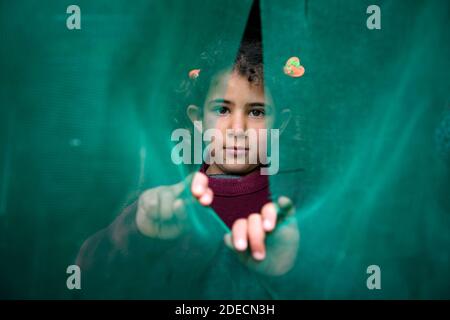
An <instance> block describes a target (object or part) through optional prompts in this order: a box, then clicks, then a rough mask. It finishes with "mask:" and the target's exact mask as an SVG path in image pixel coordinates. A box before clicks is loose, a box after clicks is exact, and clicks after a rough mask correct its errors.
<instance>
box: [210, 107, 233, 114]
mask: <svg viewBox="0 0 450 320" xmlns="http://www.w3.org/2000/svg"><path fill="white" fill-rule="evenodd" d="M214 112H215V113H216V114H218V115H221V116H223V115H226V114H228V113H229V112H230V110H229V109H228V108H227V107H225V106H217V107H215V108H214Z"/></svg>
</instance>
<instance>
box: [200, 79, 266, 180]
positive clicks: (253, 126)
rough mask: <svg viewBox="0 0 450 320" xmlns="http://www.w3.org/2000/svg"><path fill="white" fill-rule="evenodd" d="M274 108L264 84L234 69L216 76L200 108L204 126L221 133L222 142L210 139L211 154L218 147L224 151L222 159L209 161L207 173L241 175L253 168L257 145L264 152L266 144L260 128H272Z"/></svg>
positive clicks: (256, 156)
mask: <svg viewBox="0 0 450 320" xmlns="http://www.w3.org/2000/svg"><path fill="white" fill-rule="evenodd" d="M273 111H274V110H273V109H272V106H271V103H270V101H268V99H267V98H266V95H265V93H264V87H263V85H255V84H252V83H250V82H249V81H248V80H247V79H246V78H245V77H243V76H241V75H239V74H238V73H237V72H232V73H225V74H222V75H220V76H218V77H217V78H216V79H215V81H213V83H212V85H211V87H210V90H209V93H208V95H207V97H206V101H205V105H204V107H203V128H204V129H205V130H206V129H217V130H219V131H220V132H221V134H222V137H223V142H222V143H220V142H217V140H213V141H212V143H211V147H212V154H214V152H215V151H216V150H217V149H218V148H221V149H222V150H223V152H222V154H223V161H218V162H220V163H212V164H211V165H210V167H209V168H208V171H207V173H208V174H241V175H242V174H246V173H248V172H250V171H252V170H254V169H256V168H257V167H258V166H259V163H260V159H259V154H260V152H258V151H259V148H260V147H261V148H262V149H263V150H261V152H262V153H265V152H266V146H267V142H266V134H262V133H263V132H262V131H260V130H261V129H269V128H271V126H272V125H273V121H274V116H273V114H274V112H273ZM248 131H252V132H253V133H255V134H254V135H253V136H251V135H249V134H248ZM260 133H261V134H260ZM255 139H256V141H255ZM250 146H251V147H250ZM252 159H253V160H252ZM254 159H256V160H257V161H254Z"/></svg>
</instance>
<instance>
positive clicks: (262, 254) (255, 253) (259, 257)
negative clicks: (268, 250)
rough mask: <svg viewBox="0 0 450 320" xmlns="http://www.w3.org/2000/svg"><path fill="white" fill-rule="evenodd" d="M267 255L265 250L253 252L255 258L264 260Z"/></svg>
mask: <svg viewBox="0 0 450 320" xmlns="http://www.w3.org/2000/svg"><path fill="white" fill-rule="evenodd" d="M265 257H266V254H265V253H263V252H259V251H257V252H254V253H253V258H255V260H259V261H261V260H263V259H264V258H265Z"/></svg>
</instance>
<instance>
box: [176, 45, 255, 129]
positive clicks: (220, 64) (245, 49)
mask: <svg viewBox="0 0 450 320" xmlns="http://www.w3.org/2000/svg"><path fill="white" fill-rule="evenodd" d="M230 48H233V44H232V43H230V42H226V41H218V42H216V43H214V44H212V45H211V46H209V47H207V48H206V50H205V51H203V52H202V53H201V54H200V56H199V59H198V60H197V61H195V62H193V63H192V65H191V66H189V68H190V69H187V70H186V72H185V74H186V77H185V78H184V79H183V80H182V81H181V83H180V85H179V87H178V88H177V89H176V95H177V97H178V99H177V100H178V102H177V104H178V105H179V106H180V108H182V110H180V114H183V115H185V113H186V112H185V110H186V107H187V106H188V105H190V104H194V105H197V106H199V107H202V106H203V104H204V101H205V98H206V95H207V94H208V90H209V88H210V86H211V84H212V81H213V80H214V78H215V77H216V76H217V75H218V74H220V73H221V72H224V71H232V72H237V73H238V74H239V75H241V76H243V77H245V78H247V80H248V81H249V82H250V83H252V84H254V85H256V86H264V73H263V57H262V45H261V42H258V41H250V40H244V41H243V42H241V44H240V47H239V49H238V52H237V54H236V56H235V57H234V60H233V59H232V57H230V51H232V49H230ZM192 69H200V73H199V76H198V77H196V78H194V79H191V78H189V76H188V74H189V71H190V70H192ZM185 118H186V117H185ZM177 121H183V122H184V121H187V119H182V120H181V119H178V120H177ZM178 125H183V123H178ZM184 125H186V123H184Z"/></svg>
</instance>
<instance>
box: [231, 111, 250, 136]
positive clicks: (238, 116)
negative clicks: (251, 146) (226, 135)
mask: <svg viewBox="0 0 450 320" xmlns="http://www.w3.org/2000/svg"><path fill="white" fill-rule="evenodd" d="M230 127H231V129H233V130H234V131H236V132H240V131H242V132H244V131H245V130H247V121H246V119H245V115H244V114H243V113H242V112H236V113H235V114H233V116H232V118H231V123H230Z"/></svg>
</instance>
